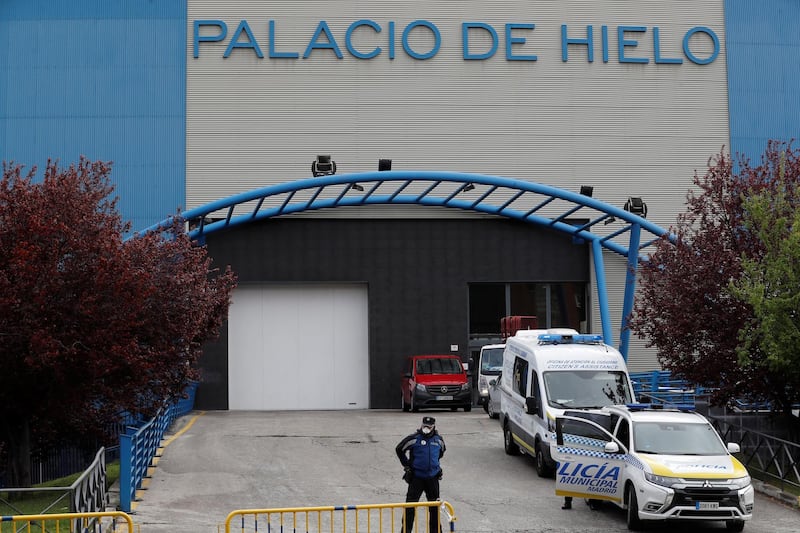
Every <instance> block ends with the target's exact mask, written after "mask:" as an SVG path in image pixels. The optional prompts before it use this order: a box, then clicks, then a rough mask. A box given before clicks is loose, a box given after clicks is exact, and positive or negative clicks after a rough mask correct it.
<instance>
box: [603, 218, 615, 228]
mask: <svg viewBox="0 0 800 533" xmlns="http://www.w3.org/2000/svg"><path fill="white" fill-rule="evenodd" d="M616 221H617V219H616V217H614V216H610V217H608V218H607V219H605V220H604V221H603V225H605V226H608V225H609V224H613V223H614V222H616Z"/></svg>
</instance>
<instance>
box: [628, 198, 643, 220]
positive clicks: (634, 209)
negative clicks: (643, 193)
mask: <svg viewBox="0 0 800 533" xmlns="http://www.w3.org/2000/svg"><path fill="white" fill-rule="evenodd" d="M623 209H625V211H629V212H631V213H633V214H634V215H639V216H640V217H642V218H647V204H646V203H644V202H643V201H642V199H641V198H639V197H635V196H631V197H629V198H628V201H627V202H625V206H624V207H623Z"/></svg>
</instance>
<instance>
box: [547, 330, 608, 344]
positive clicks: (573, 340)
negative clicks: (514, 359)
mask: <svg viewBox="0 0 800 533" xmlns="http://www.w3.org/2000/svg"><path fill="white" fill-rule="evenodd" d="M602 342H603V336H602V335H586V334H581V335H560V334H554V333H546V334H544V335H539V344H599V343H602Z"/></svg>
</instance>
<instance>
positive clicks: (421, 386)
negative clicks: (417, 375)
mask: <svg viewBox="0 0 800 533" xmlns="http://www.w3.org/2000/svg"><path fill="white" fill-rule="evenodd" d="M417 390H418V391H420V392H425V385H423V384H422V383H417Z"/></svg>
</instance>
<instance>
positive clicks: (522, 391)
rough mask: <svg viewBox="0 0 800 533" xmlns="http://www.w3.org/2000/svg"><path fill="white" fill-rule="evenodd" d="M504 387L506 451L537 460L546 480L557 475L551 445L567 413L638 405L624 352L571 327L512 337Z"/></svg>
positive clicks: (502, 419) (506, 355)
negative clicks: (565, 412) (566, 411)
mask: <svg viewBox="0 0 800 533" xmlns="http://www.w3.org/2000/svg"><path fill="white" fill-rule="evenodd" d="M500 389H501V397H502V400H501V402H500V404H501V405H500V409H501V413H500V422H501V424H502V426H503V442H504V447H505V451H506V453H507V454H509V455H518V454H519V453H520V452H522V453H527V454H529V455H531V456H533V457H535V459H536V472H537V473H538V474H539V475H540V476H542V477H550V476H552V475H553V473H554V471H555V461H553V459H552V458H551V456H550V445H551V443H552V442H554V441H555V428H556V426H555V420H556V417H558V416H561V415H563V414H564V411H565V410H567V409H569V410H576V409H599V408H601V407H605V406H609V405H618V404H627V403H631V402H633V401H634V393H633V386H632V385H631V380H630V377H629V376H628V369H627V367H626V365H625V360H624V359H623V358H622V355H621V354H620V353H619V351H617V350H616V349H615V348H614V347H612V346H609V345H607V344H604V343H603V339H602V337H601V336H600V335H582V334H579V333H578V332H577V331H575V330H574V329H566V328H558V329H548V330H543V329H534V330H521V331H518V332H517V334H516V335H514V336H513V337H509V338H508V339H506V347H505V350H504V351H503V371H502V374H501V382H500Z"/></svg>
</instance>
